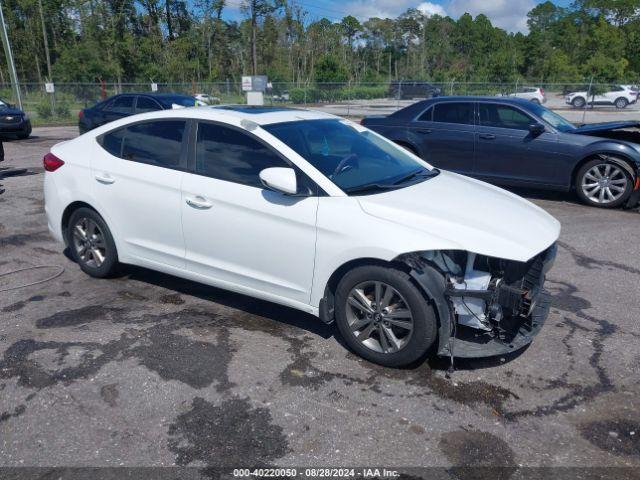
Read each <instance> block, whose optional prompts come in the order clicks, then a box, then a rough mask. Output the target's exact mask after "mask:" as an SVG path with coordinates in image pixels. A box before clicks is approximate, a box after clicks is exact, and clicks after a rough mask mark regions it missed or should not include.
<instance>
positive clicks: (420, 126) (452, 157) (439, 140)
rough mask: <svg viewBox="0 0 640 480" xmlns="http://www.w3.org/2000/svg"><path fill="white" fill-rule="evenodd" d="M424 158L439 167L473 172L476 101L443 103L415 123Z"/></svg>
mask: <svg viewBox="0 0 640 480" xmlns="http://www.w3.org/2000/svg"><path fill="white" fill-rule="evenodd" d="M412 128H413V132H414V134H416V135H417V136H419V138H420V139H421V145H420V149H421V152H422V154H423V156H424V159H425V160H426V161H428V162H429V163H431V164H433V165H435V166H436V167H439V168H443V169H445V170H451V171H453V172H458V173H462V174H471V173H473V159H474V132H475V125H474V102H440V103H436V104H435V105H433V106H431V107H429V109H427V110H426V111H425V112H423V113H422V114H421V115H420V116H419V117H418V119H417V120H415V121H414V122H413V123H412Z"/></svg>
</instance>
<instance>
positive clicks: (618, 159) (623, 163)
mask: <svg viewBox="0 0 640 480" xmlns="http://www.w3.org/2000/svg"><path fill="white" fill-rule="evenodd" d="M598 158H601V159H603V160H608V161H610V162H612V163H615V164H616V165H619V166H620V167H622V168H624V170H625V171H626V172H627V173H628V174H629V175H630V176H631V180H632V181H635V179H636V172H635V171H634V164H635V162H634V161H633V160H632V159H631V158H630V157H629V156H627V155H625V154H621V153H618V152H611V151H599V152H593V153H590V154H588V155H586V156H585V157H584V158H582V159H581V160H580V161H579V162H578V163H576V165H575V166H574V167H573V171H572V172H571V188H575V185H576V180H577V175H578V172H579V171H580V169H581V168H582V166H583V165H584V164H585V163H587V162H590V161H591V160H596V159H598Z"/></svg>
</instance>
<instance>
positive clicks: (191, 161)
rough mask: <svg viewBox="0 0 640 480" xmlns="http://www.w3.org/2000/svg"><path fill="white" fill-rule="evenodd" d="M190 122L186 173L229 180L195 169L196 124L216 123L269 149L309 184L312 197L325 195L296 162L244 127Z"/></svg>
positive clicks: (201, 120) (197, 120)
mask: <svg viewBox="0 0 640 480" xmlns="http://www.w3.org/2000/svg"><path fill="white" fill-rule="evenodd" d="M191 123H192V127H191V131H190V136H189V137H188V142H189V146H188V149H187V151H188V159H187V165H188V168H187V173H191V174H193V175H199V176H201V177H207V178H211V179H213V180H219V181H221V182H226V181H229V180H223V179H219V178H216V177H213V176H210V175H207V174H205V173H200V172H198V171H196V163H197V162H196V156H197V142H198V126H199V125H200V124H201V123H206V124H209V125H218V126H220V127H223V128H229V129H231V130H235V131H237V132H240V133H242V134H244V135H247V136H248V137H249V138H251V139H253V140H255V141H257V142H258V143H260V144H261V145H262V146H263V147H265V148H266V149H267V150H269V151H270V152H271V153H273V154H274V155H275V156H277V157H278V158H280V159H281V160H282V161H283V162H284V163H285V164H287V165H288V166H289V167H291V168H293V169H294V170H295V172H296V176H297V177H298V178H299V179H301V180H302V181H303V182H304V183H305V184H306V185H307V186H309V189H310V190H311V191H312V194H311V195H310V196H314V197H322V196H327V193H326V192H325V191H324V190H323V189H322V187H320V185H318V184H317V183H316V182H315V181H314V180H313V179H312V178H311V177H309V176H308V175H307V174H306V173H304V172H303V171H302V170H301V169H300V168H299V167H298V166H297V165H296V164H294V163H293V162H292V161H291V160H290V159H288V158H287V157H286V156H285V155H284V154H283V153H281V152H279V151H278V150H276V149H275V148H273V146H272V145H269V144H268V143H267V142H265V141H264V140H263V139H262V138H260V137H258V136H257V135H254V134H253V133H251V132H249V131H247V130H245V129H244V128H240V127H237V126H235V125H231V124H229V123H225V122H217V121H215V120H206V119H193V120H191ZM230 183H237V182H230ZM237 185H243V186H245V187H251V188H259V187H254V186H253V185H246V184H242V183H237ZM292 196H294V197H295V196H296V195H292Z"/></svg>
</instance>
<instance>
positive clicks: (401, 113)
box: [390, 95, 531, 118]
mask: <svg viewBox="0 0 640 480" xmlns="http://www.w3.org/2000/svg"><path fill="white" fill-rule="evenodd" d="M451 102H495V103H502V104H506V105H516V106H520V107H522V108H525V109H528V108H530V107H531V101H530V100H527V99H524V98H518V97H501V96H500V97H499V96H493V97H492V96H480V95H478V96H462V95H460V96H450V97H446V96H442V97H433V98H429V99H427V100H422V101H420V102H416V103H413V104H411V105H409V106H408V107H405V108H403V109H401V110H398V111H397V112H395V113H392V114H391V115H390V116H391V117H395V118H413V117H415V116H417V115H418V114H420V113H422V112H424V111H425V110H426V109H427V108H429V107H430V106H431V105H435V104H437V103H451Z"/></svg>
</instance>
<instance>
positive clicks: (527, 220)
mask: <svg viewBox="0 0 640 480" xmlns="http://www.w3.org/2000/svg"><path fill="white" fill-rule="evenodd" d="M358 201H359V202H360V206H361V208H362V209H363V210H364V212H365V213H367V214H369V215H372V216H375V217H378V218H381V219H384V220H387V221H389V222H393V223H397V224H400V225H403V226H405V227H409V228H413V229H416V230H420V231H422V232H425V233H427V234H429V235H430V236H432V237H438V238H440V239H445V240H447V243H448V244H451V249H455V250H466V251H469V252H474V253H478V254H481V255H487V256H491V257H497V258H505V259H509V260H517V261H521V262H524V261H527V260H529V259H530V258H532V257H533V256H535V255H537V254H538V253H540V252H541V251H543V250H544V249H546V248H547V247H549V246H550V245H551V244H553V243H554V242H555V241H556V240H557V239H558V236H559V235H560V223H559V222H558V221H557V220H556V219H555V218H553V217H552V216H551V215H549V214H548V213H546V212H545V211H544V210H542V209H541V208H539V207H537V206H536V205H534V204H532V203H530V202H528V201H526V200H524V199H522V198H520V197H518V196H516V195H514V194H512V193H509V192H507V191H505V190H502V189H500V188H498V187H494V186H492V185H488V184H486V183H484V182H480V181H478V180H474V179H471V178H468V177H464V176H462V175H457V174H454V173H449V172H441V173H440V174H439V175H438V176H436V177H434V178H432V179H429V180H426V181H424V182H421V183H418V184H416V185H413V186H410V187H406V188H401V189H398V190H392V191H388V192H384V193H380V194H377V195H368V196H363V197H358Z"/></svg>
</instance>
